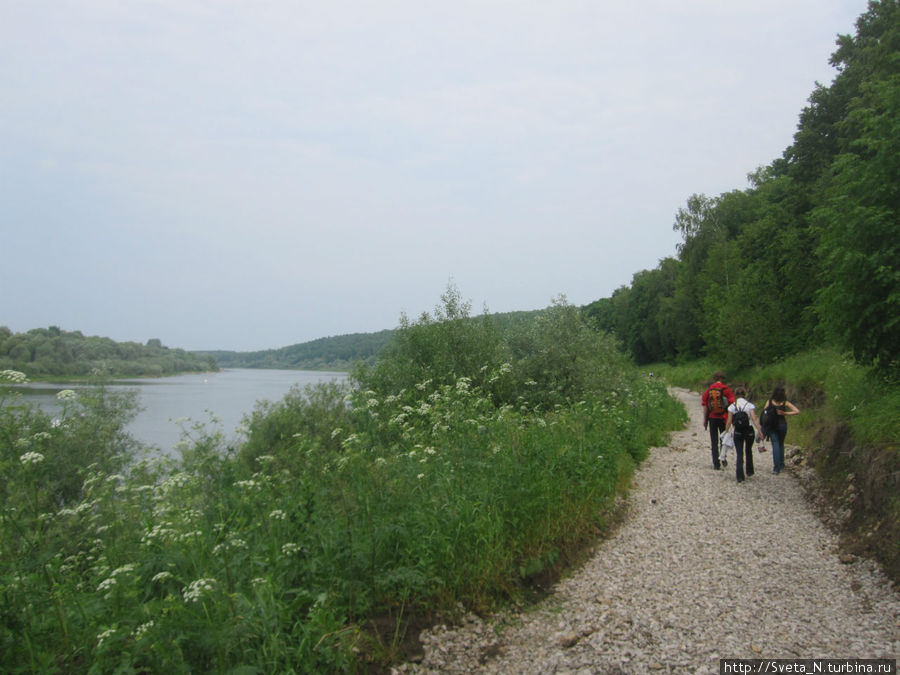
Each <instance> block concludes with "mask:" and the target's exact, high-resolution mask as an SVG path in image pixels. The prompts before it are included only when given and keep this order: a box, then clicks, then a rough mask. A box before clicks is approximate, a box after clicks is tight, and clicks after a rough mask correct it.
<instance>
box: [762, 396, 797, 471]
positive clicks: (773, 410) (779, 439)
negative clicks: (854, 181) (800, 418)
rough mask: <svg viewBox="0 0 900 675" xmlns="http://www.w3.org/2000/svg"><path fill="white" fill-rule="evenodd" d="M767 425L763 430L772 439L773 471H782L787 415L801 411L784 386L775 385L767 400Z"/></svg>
mask: <svg viewBox="0 0 900 675" xmlns="http://www.w3.org/2000/svg"><path fill="white" fill-rule="evenodd" d="M764 412H765V416H766V425H765V428H764V429H763V432H764V433H765V434H766V435H767V436H768V437H769V438H770V439H772V463H773V464H774V468H773V469H772V472H773V473H775V474H779V473H781V471H782V470H783V469H784V437H785V436H787V416H788V415H799V414H800V411H799V410H798V409H797V406H795V405H794V404H793V403H791V402H790V401H788V400H787V396H786V395H785V393H784V387H775V390H774V391H773V392H772V397H771V398H770V399H769V400H768V401H766V407H765V409H764Z"/></svg>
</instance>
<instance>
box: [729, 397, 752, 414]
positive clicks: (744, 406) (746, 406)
mask: <svg viewBox="0 0 900 675" xmlns="http://www.w3.org/2000/svg"><path fill="white" fill-rule="evenodd" d="M738 410H746V411H747V413H748V414H749V412H750V411H751V410H756V406H755V405H753V404H752V403H750V401H748V400H747V399H745V398H739V399H737V400H736V401H735V402H734V403H732V404H731V405H730V406H728V412H730V413H731V414H732V415H734V413H736V412H737V411H738Z"/></svg>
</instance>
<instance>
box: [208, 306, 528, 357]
mask: <svg viewBox="0 0 900 675" xmlns="http://www.w3.org/2000/svg"><path fill="white" fill-rule="evenodd" d="M543 311H544V310H532V311H525V312H506V313H496V314H492V315H491V320H492V321H493V322H494V323H495V324H496V325H497V326H498V328H499V329H503V330H506V329H511V328H515V327H520V326H523V325H526V324H528V323H529V322H531V321H533V320H534V319H535V318H536V317H538V316H539V315H540V314H541V313H542V312H543ZM422 316H423V317H424V316H427V314H423V315H422ZM420 318H422V317H420ZM467 320H468V319H467ZM395 332H396V331H395V330H394V329H386V330H381V331H378V332H375V333H350V334H348V335H337V336H331V337H323V338H318V339H316V340H311V341H309V342H301V343H298V344H294V345H289V346H287V347H281V348H279V349H264V350H260V351H253V352H235V351H222V350H220V351H208V352H202V353H203V354H204V355H208V356H210V357H212V358H214V359H215V360H216V363H218V364H219V366H221V367H222V368H283V369H288V370H290V369H299V370H339V371H350V370H352V369H353V368H354V367H355V366H356V365H357V364H360V363H362V364H367V365H370V366H371V365H374V364H375V363H376V361H377V360H378V358H379V356H380V355H381V354H383V352H384V351H385V349H386V348H387V346H388V344H389V343H390V342H391V340H392V339H393V338H394V334H395Z"/></svg>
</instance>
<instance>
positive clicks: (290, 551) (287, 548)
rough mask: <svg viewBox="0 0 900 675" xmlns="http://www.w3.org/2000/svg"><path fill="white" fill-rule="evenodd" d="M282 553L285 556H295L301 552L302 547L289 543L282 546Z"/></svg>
mask: <svg viewBox="0 0 900 675" xmlns="http://www.w3.org/2000/svg"><path fill="white" fill-rule="evenodd" d="M281 552H282V553H283V554H284V555H294V554H295V553H299V552H300V546H299V544H295V543H294V542H292V541H289V542H287V543H286V544H283V545H282V547H281Z"/></svg>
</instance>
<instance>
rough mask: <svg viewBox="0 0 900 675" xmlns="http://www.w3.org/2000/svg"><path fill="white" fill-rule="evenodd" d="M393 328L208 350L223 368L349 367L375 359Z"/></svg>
mask: <svg viewBox="0 0 900 675" xmlns="http://www.w3.org/2000/svg"><path fill="white" fill-rule="evenodd" d="M393 333H394V331H393V330H382V331H379V332H377V333H352V334H350V335H338V336H334V337H324V338H319V339H317V340H312V341H311V342H302V343H300V344H295V345H290V346H288V347H282V348H280V349H265V350H262V351H258V352H231V351H209V352H203V353H204V354H207V355H209V356H212V357H213V358H214V359H215V360H216V363H218V364H219V367H220V368H285V369H297V370H350V368H352V367H353V365H354V364H355V363H357V362H359V361H364V362H370V363H371V362H374V360H375V357H376V356H377V355H378V353H379V352H380V351H381V350H382V349H384V347H385V345H387V343H388V342H390V339H391V335H393Z"/></svg>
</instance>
